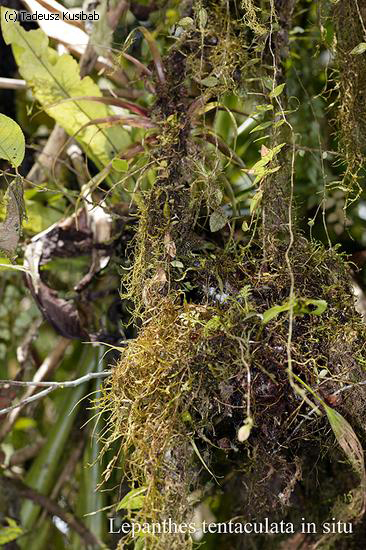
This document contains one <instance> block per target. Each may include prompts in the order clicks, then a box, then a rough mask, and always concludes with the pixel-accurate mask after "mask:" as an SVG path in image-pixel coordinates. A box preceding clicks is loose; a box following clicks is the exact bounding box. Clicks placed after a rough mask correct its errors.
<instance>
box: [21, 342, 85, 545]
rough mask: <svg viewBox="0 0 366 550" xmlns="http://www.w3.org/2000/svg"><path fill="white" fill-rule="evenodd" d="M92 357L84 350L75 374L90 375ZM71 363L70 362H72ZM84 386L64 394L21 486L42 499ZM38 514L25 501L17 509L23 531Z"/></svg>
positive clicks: (24, 542) (49, 486)
mask: <svg viewBox="0 0 366 550" xmlns="http://www.w3.org/2000/svg"><path fill="white" fill-rule="evenodd" d="M75 355H76V357H78V356H79V350H78V348H77V349H76V350H75V353H74V354H73V358H72V359H74V360H75ZM95 358H96V353H95V350H94V349H93V348H92V347H91V346H86V347H85V348H84V350H83V353H82V354H81V356H80V358H79V365H80V369H79V374H80V375H81V376H83V375H85V374H88V373H89V372H92V370H93V369H94V368H95V362H96V360H95ZM72 359H71V360H72ZM86 389H87V384H83V385H79V386H77V387H75V388H71V389H70V390H66V391H64V394H63V396H62V400H61V402H60V407H59V418H58V420H57V421H56V423H55V425H54V426H53V428H52V430H51V431H50V434H49V436H48V439H47V442H46V444H45V445H44V447H43V448H42V450H41V452H40V453H39V455H38V456H37V458H36V459H35V460H34V462H33V464H32V466H31V468H30V470H29V472H28V474H27V476H26V478H25V482H26V484H27V485H28V486H29V487H32V488H34V489H36V490H37V491H38V492H40V493H41V494H43V495H48V494H49V493H50V492H51V490H52V487H53V485H54V483H55V480H56V478H57V476H58V474H59V466H60V460H59V457H60V456H61V455H62V452H63V449H64V447H65V444H66V442H67V439H68V437H69V435H70V431H71V429H72V426H73V423H74V420H75V418H76V415H77V413H78V410H79V407H80V400H81V399H82V397H83V396H84V395H85V392H86ZM39 513H40V506H38V505H35V504H33V503H32V502H29V501H26V502H24V504H23V505H22V507H21V521H22V526H23V528H24V529H30V528H31V527H32V526H33V525H34V523H35V521H36V519H37V517H38V515H39ZM29 543H30V541H29V539H28V537H25V539H24V540H22V542H21V548H23V549H24V548H27V550H29Z"/></svg>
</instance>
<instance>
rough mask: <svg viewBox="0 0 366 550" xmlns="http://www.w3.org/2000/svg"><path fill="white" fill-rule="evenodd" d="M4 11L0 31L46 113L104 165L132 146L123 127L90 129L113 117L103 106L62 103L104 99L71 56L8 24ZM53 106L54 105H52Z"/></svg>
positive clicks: (35, 34)
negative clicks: (96, 123) (95, 122)
mask: <svg viewBox="0 0 366 550" xmlns="http://www.w3.org/2000/svg"><path fill="white" fill-rule="evenodd" d="M4 10H5V8H2V11H1V14H2V17H1V28H2V33H3V37H4V40H5V42H6V44H9V45H11V46H12V49H13V52H14V57H15V60H16V62H17V64H18V67H19V72H20V74H21V75H22V77H23V78H24V79H25V80H26V81H27V84H28V85H29V86H30V87H31V89H32V91H33V94H34V96H35V97H36V99H37V100H38V101H39V102H40V103H41V105H42V106H43V107H44V109H45V111H46V112H47V113H48V114H49V115H50V116H51V117H52V118H54V119H55V120H56V122H57V123H58V124H60V126H62V127H63V128H64V129H65V130H66V131H67V132H68V134H70V135H72V136H73V135H75V134H76V139H77V140H78V141H79V143H80V144H81V145H82V147H83V149H84V150H85V152H86V153H87V154H88V156H89V157H90V158H91V159H92V160H93V161H94V162H95V163H96V164H97V165H98V166H99V167H101V166H105V165H106V164H107V163H108V162H109V161H110V159H111V158H113V157H114V156H116V155H117V154H118V153H119V152H120V151H121V150H122V149H124V148H125V147H126V146H127V144H128V143H129V137H128V134H127V132H126V131H125V130H123V129H122V128H105V127H102V126H100V127H98V126H92V127H91V126H87V123H88V122H90V121H92V120H94V119H100V118H106V117H108V116H110V115H111V114H112V112H111V111H110V109H109V108H108V107H107V106H106V105H104V104H100V103H96V102H91V101H82V100H80V101H79V100H74V101H70V102H66V103H62V104H57V102H58V101H59V100H63V99H67V98H73V97H80V96H93V97H98V96H101V92H100V90H99V88H98V86H97V85H96V84H95V83H94V82H93V80H92V79H91V78H90V77H88V76H86V77H84V78H83V79H81V78H80V74H79V66H78V63H77V62H76V60H75V59H74V58H73V57H72V56H71V55H66V54H64V55H61V56H59V55H58V54H57V52H56V51H55V50H53V49H52V48H50V47H49V45H48V37H47V36H46V35H45V34H44V32H43V31H42V30H40V29H38V30H31V31H28V32H27V31H25V30H24V29H23V28H22V27H21V26H20V25H19V23H17V22H13V21H9V22H6V21H5V15H4V14H5V12H4ZM50 105H51V106H50Z"/></svg>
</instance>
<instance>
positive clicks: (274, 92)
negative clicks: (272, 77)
mask: <svg viewBox="0 0 366 550" xmlns="http://www.w3.org/2000/svg"><path fill="white" fill-rule="evenodd" d="M284 87H285V84H279V85H278V86H276V87H275V88H274V89H273V90H272V92H270V94H269V97H270V98H271V99H273V98H275V97H278V96H279V95H281V94H282V92H283V89H284Z"/></svg>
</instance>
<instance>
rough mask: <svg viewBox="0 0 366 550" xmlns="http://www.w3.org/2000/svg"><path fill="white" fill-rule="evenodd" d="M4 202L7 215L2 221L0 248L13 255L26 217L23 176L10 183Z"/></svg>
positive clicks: (0, 224)
mask: <svg viewBox="0 0 366 550" xmlns="http://www.w3.org/2000/svg"><path fill="white" fill-rule="evenodd" d="M4 202H5V205H6V215H5V220H4V221H3V222H2V223H0V250H2V251H3V252H5V253H6V254H10V255H11V254H13V253H14V251H15V249H16V247H17V245H18V242H19V237H20V234H21V227H22V221H23V219H24V218H25V208H24V201H23V184H22V179H21V177H17V178H16V179H15V180H14V181H12V183H11V184H10V185H9V187H8V189H7V192H6V194H5V197H4Z"/></svg>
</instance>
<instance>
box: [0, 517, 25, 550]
mask: <svg viewBox="0 0 366 550" xmlns="http://www.w3.org/2000/svg"><path fill="white" fill-rule="evenodd" d="M6 521H7V522H8V527H1V528H0V545H1V546H2V545H3V544H4V545H5V544H7V543H8V542H12V541H13V540H16V539H17V538H18V537H20V535H22V534H23V529H22V528H21V527H19V526H18V525H17V523H16V521H14V520H13V519H11V518H6Z"/></svg>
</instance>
